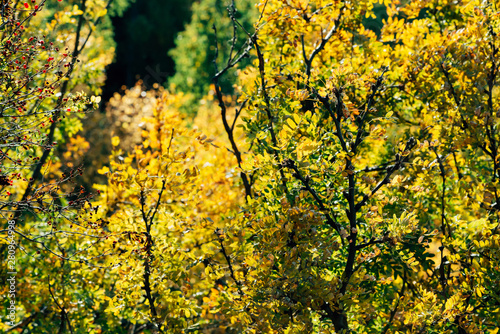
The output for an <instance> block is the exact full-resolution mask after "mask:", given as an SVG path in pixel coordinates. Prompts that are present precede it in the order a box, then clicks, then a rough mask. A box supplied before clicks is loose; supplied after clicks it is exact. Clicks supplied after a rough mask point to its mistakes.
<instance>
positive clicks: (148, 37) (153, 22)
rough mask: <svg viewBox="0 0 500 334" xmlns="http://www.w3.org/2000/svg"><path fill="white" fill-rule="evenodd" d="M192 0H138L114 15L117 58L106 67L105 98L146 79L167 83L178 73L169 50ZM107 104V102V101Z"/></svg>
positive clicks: (184, 20) (187, 18)
mask: <svg viewBox="0 0 500 334" xmlns="http://www.w3.org/2000/svg"><path fill="white" fill-rule="evenodd" d="M192 2H193V1H192V0H136V1H135V3H133V4H132V5H131V6H130V7H129V8H128V9H127V11H126V12H125V13H124V14H123V16H122V17H114V18H113V19H112V22H113V27H114V32H115V41H116V44H117V47H116V56H115V61H114V62H113V63H112V64H111V65H109V66H108V67H107V68H106V75H107V79H106V84H105V85H104V87H103V93H102V99H103V101H104V102H107V101H108V100H109V98H110V97H111V96H113V94H114V93H115V92H118V91H120V89H121V87H122V86H126V87H132V86H133V85H134V84H135V83H136V82H137V80H138V79H142V80H143V82H144V85H145V86H146V87H149V86H152V85H153V83H155V82H158V83H164V82H166V80H167V78H168V77H169V76H170V75H172V74H173V73H174V62H173V60H172V58H171V57H170V56H169V55H168V51H169V50H170V49H172V48H173V47H174V46H175V43H174V40H175V37H176V35H177V33H178V32H179V31H182V30H183V28H184V24H185V23H186V22H187V21H188V20H189V18H190V15H191V12H190V10H191V4H192ZM103 105H105V103H103Z"/></svg>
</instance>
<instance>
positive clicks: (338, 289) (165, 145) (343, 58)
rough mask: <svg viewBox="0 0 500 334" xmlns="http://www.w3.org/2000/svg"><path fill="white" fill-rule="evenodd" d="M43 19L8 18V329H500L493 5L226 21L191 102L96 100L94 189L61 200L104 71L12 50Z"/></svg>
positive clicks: (310, 12) (267, 4) (56, 54)
mask: <svg viewBox="0 0 500 334" xmlns="http://www.w3.org/2000/svg"><path fill="white" fill-rule="evenodd" d="M47 1H48V0H47ZM63 2H64V1H63ZM202 2H203V1H202ZM42 4H43V2H42ZM42 4H40V5H39V7H38V9H33V10H32V11H31V12H30V11H28V12H25V11H24V9H23V8H24V5H22V4H19V6H18V7H13V4H10V5H9V6H5V5H4V8H8V9H9V11H8V12H6V14H2V15H3V16H2V17H3V18H4V20H5V22H8V23H5V24H4V25H2V28H1V29H2V30H1V32H2V40H1V41H2V42H1V49H0V61H1V64H2V67H3V72H2V74H1V75H2V76H1V77H0V85H2V95H1V97H2V101H3V102H2V109H1V114H0V124H1V128H0V131H2V132H0V139H1V142H0V146H2V148H1V149H2V151H1V152H0V154H2V155H1V156H0V161H1V172H0V177H1V178H0V184H1V185H0V204H1V205H2V206H1V207H0V214H1V215H2V218H3V219H2V224H3V220H4V219H5V221H6V223H5V227H4V228H3V231H2V233H4V234H2V237H3V238H5V239H4V240H6V241H5V243H8V241H7V240H8V239H7V220H10V219H15V220H16V224H17V225H16V243H17V249H16V259H17V260H16V261H17V265H16V266H17V267H16V268H17V271H18V276H17V277H18V278H17V279H18V281H17V290H16V291H17V297H16V298H17V299H16V300H17V307H18V312H17V319H16V321H15V324H14V325H5V324H2V325H1V326H3V327H1V328H2V330H4V331H10V332H14V333H16V332H21V331H24V332H29V333H52V332H54V333H55V332H58V333H64V332H70V333H439V334H444V333H497V332H498V331H499V328H500V291H499V286H500V268H499V265H500V251H499V248H500V227H499V226H500V225H499V224H500V216H499V213H500V204H499V203H500V198H499V197H500V183H499V182H500V181H499V178H500V152H499V150H500V130H499V128H498V127H499V120H500V118H499V116H500V115H499V114H498V113H499V112H500V102H499V97H500V89H499V87H498V80H499V66H500V62H499V56H500V54H499V48H500V41H499V40H498V33H500V17H499V15H500V8H499V7H498V6H499V5H500V4H498V3H497V2H496V1H475V0H464V1H446V0H435V1H427V0H421V1H398V0H394V1H372V0H361V1H354V2H351V1H322V0H315V1H305V0H287V1H280V0H262V1H261V2H260V3H256V4H255V5H256V8H257V9H258V12H259V13H260V14H259V15H258V16H257V18H256V19H255V20H256V21H255V22H254V24H253V27H252V29H248V27H246V26H245V25H243V24H241V23H240V21H239V18H240V17H241V16H240V14H238V8H240V6H239V4H238V1H234V2H231V3H228V4H227V5H228V11H227V17H226V19H227V20H226V21H224V25H225V29H224V30H223V32H221V31H220V30H218V29H217V28H218V27H217V22H215V25H214V29H213V30H211V31H210V32H207V36H210V39H212V40H213V41H214V46H213V54H211V55H210V56H211V57H212V58H211V60H212V61H213V65H214V66H213V72H212V74H213V75H212V80H211V82H210V83H209V82H206V83H203V84H204V85H210V86H209V87H210V88H209V91H206V92H204V97H203V98H201V99H200V100H199V101H196V103H193V102H192V100H193V96H198V95H199V94H200V92H199V90H196V91H193V92H191V91H182V90H181V89H178V90H177V91H176V90H175V89H174V88H172V87H171V88H170V89H165V88H163V87H161V86H160V85H155V87H154V89H152V90H150V91H146V90H144V89H145V88H144V87H142V86H141V83H138V85H137V86H136V87H134V88H132V89H129V90H127V91H125V92H124V93H123V94H122V95H119V94H116V95H115V97H114V98H113V99H112V100H111V101H110V103H109V104H108V109H107V110H108V115H107V117H108V121H109V124H110V130H109V131H110V136H109V137H110V143H109V144H108V146H109V147H110V150H111V151H112V152H111V155H110V157H109V162H106V163H105V164H104V165H103V166H101V167H100V168H99V170H98V173H99V174H100V175H101V177H104V178H105V179H106V180H107V182H106V183H104V184H97V183H96V184H95V185H94V189H93V191H89V190H88V189H83V188H81V187H79V186H78V184H76V183H71V182H72V181H71V180H73V179H74V177H75V176H76V175H78V174H79V173H84V171H83V169H79V167H78V166H77V162H76V161H70V160H71V159H70V158H71V157H82V156H83V155H85V154H87V155H89V154H90V155H91V154H92V151H93V150H97V148H95V147H91V146H90V145H89V144H88V143H87V142H86V141H85V140H84V139H83V137H82V136H79V135H78V134H77V133H78V131H83V132H85V129H82V128H81V127H80V124H81V123H80V121H79V120H78V117H75V116H73V114H75V113H78V112H83V111H88V110H90V108H89V106H90V105H92V104H94V105H96V106H97V104H98V102H99V98H97V97H95V96H93V97H88V96H89V94H90V95H91V94H92V89H93V88H92V87H95V85H96V83H95V82H99V78H98V74H97V72H98V71H95V68H92V70H90V69H89V68H87V67H86V66H80V67H79V66H78V60H77V59H79V57H88V58H87V61H88V62H90V61H91V59H100V61H97V60H96V62H97V63H99V62H100V63H99V64H100V66H101V68H103V66H104V65H105V63H106V61H105V59H107V58H106V56H105V54H104V53H105V51H103V50H101V49H99V47H98V46H97V44H94V43H92V42H89V43H90V44H89V45H88V47H89V48H90V50H91V51H92V52H90V51H89V52H88V53H85V52H83V50H84V48H83V47H82V46H81V45H80V46H78V45H79V42H78V41H79V40H80V39H79V38H78V37H77V38H76V44H72V43H75V39H73V40H71V39H69V42H68V40H65V41H66V43H69V44H68V45H69V46H66V45H58V44H57V43H56V42H57V41H54V42H53V44H51V43H50V42H49V41H45V40H44V43H40V41H41V40H42V39H41V37H40V36H39V35H37V37H36V39H35V38H33V39H32V40H30V38H31V37H32V36H33V34H34V33H33V32H31V33H30V32H28V31H26V32H24V30H22V28H21V26H22V25H23V24H25V23H24V21H23V20H27V21H30V22H35V21H34V18H33V17H32V15H33V13H35V12H36V11H37V10H41V8H42V7H43V6H42ZM99 4H100V2H99V1H88V3H87V2H86V1H85V0H84V1H82V2H81V3H80V4H79V5H75V7H72V8H73V10H74V12H68V11H65V12H64V15H70V18H68V20H69V21H67V22H71V20H72V19H71V16H72V15H73V16H75V17H77V19H76V20H77V21H78V19H79V18H82V17H84V18H85V20H87V21H88V20H90V19H89V17H92V15H94V17H96V16H97V17H99V15H101V14H102V15H106V12H105V11H103V8H105V6H104V7H103V8H101V7H99ZM249 4H250V5H251V4H252V3H251V2H249V1H246V2H245V5H244V6H243V5H242V6H241V7H242V8H246V7H248V6H249ZM101 5H102V4H101ZM28 6H33V5H32V4H31V3H28ZM61 6H62V4H61ZM82 6H83V7H82ZM86 6H90V7H86ZM91 6H94V7H91ZM200 6H201V5H200ZM201 7H203V6H201ZM29 8H31V7H29ZM30 10H31V9H30ZM78 10H80V11H81V13H80V12H78ZM98 10H101V12H99V13H100V14H96V13H98ZM87 11H88V13H89V14H84V13H87ZM381 11H383V12H384V13H385V15H386V18H384V19H383V20H381V24H382V28H381V30H380V31H373V30H371V29H370V27H369V24H368V23H367V22H368V19H369V18H375V19H376V18H377V17H376V16H375V13H380V12H381ZM59 13H60V14H57V15H63V14H62V12H59ZM68 13H73V14H68ZM23 17H24V19H22V18H23ZM244 17H246V16H244ZM203 19H204V20H205V19H206V18H203ZM82 20H83V19H82ZM17 23H19V24H17ZM37 24H41V23H37ZM82 26H85V25H83V23H82ZM227 26H229V27H231V28H232V29H227ZM26 27H28V26H27V25H26ZM78 27H79V24H77V25H76V27H75V26H71V27H66V29H67V30H64V31H66V33H67V34H68V35H71V33H72V32H73V33H74V32H75V31H76V32H78V31H79V30H78V29H83V28H81V27H80V28H78ZM197 28H199V27H197ZM26 29H28V28H26ZM75 29H76V30H75ZM98 29H99V28H97V30H98ZM190 29H191V30H189V32H188V33H185V35H184V36H191V35H192V33H193V29H194V28H193V27H190ZM207 29H209V27H207ZM91 31H92V29H90V28H89V30H88V33H89V36H92V34H91ZM228 31H230V33H229V35H228V33H227V32H228ZM16 34H17V35H16ZM242 36H244V37H242ZM205 37H206V36H205ZM205 37H203V38H204V39H203V40H205ZM91 38H92V37H90V39H89V41H91ZM242 38H243V41H242ZM184 42H185V41H183V42H182V43H184ZM71 45H77V46H76V47H74V48H72V47H71ZM43 47H45V48H43ZM66 47H67V48H69V50H70V51H64V50H65V48H66ZM80 47H82V48H81V51H78V50H80ZM184 49H189V47H187V46H186V45H185V44H182V50H184ZM192 49H196V45H193V46H192ZM25 50H26V51H25ZM72 50H77V54H75V53H74V52H75V51H72ZM219 50H223V51H221V52H219ZM71 52H73V53H71ZM173 53H174V54H177V56H178V55H179V50H177V51H173ZM185 56H186V57H188V56H189V55H185ZM197 56H200V55H197ZM92 57H96V58H92ZM99 57H101V58H99ZM207 57H208V56H207ZM49 59H50V60H49ZM202 60H203V61H199V63H200V64H199V66H202V67H203V68H202V69H201V70H200V71H202V72H203V73H205V71H206V64H207V58H204V59H202ZM188 63H189V62H188ZM67 64H69V66H68V65H67ZM24 66H26V68H24ZM189 66H190V68H184V69H183V70H179V71H178V72H177V76H176V77H175V80H178V81H179V82H180V81H183V82H184V81H186V80H188V78H182V77H179V75H180V74H179V73H188V74H189V75H192V73H194V72H196V71H195V70H196V68H193V66H192V64H191V63H190V65H189ZM44 71H45V72H44ZM86 71H89V72H86ZM93 71H95V72H93ZM92 73H93V74H92ZM92 78H93V79H92ZM200 78H201V77H200ZM200 78H197V79H196V80H194V81H193V80H191V81H192V82H198V79H200ZM228 78H229V79H228ZM93 80H94V81H95V82H94V81H93ZM228 80H232V81H233V84H232V86H231V85H229V86H228ZM191 81H189V82H191ZM188 86H189V85H187V86H185V87H188ZM182 87H183V86H182V85H181V88H182ZM200 87H201V86H200ZM198 88H199V87H198ZM198 88H197V89H198ZM82 91H83V92H82ZM79 92H80V93H79ZM186 108H191V109H192V110H190V111H189V112H188V113H186V112H185V111H186ZM193 114H195V116H192V115H193ZM65 116H66V118H65ZM40 124H43V126H40ZM51 129H54V130H51ZM111 132H112V133H111ZM59 142H61V143H65V147H66V148H65V149H63V148H61V146H58V145H59V144H58V143H59ZM103 145H104V144H103ZM68 152H70V153H68ZM44 157H45V158H44ZM3 253H4V254H5V256H4V257H5V258H7V245H4V247H3ZM6 267H7V263H5V262H2V272H1V273H0V277H1V278H2V279H3V280H5V279H6V277H7V276H6V272H7V271H8V270H7V268H6ZM1 275H4V276H1ZM3 287H5V288H4V289H5V290H2V294H4V293H5V294H7V289H8V285H7V283H5V284H4V285H2V288H3ZM2 303H3V304H2V305H4V306H7V305H8V300H7V299H5V302H2Z"/></svg>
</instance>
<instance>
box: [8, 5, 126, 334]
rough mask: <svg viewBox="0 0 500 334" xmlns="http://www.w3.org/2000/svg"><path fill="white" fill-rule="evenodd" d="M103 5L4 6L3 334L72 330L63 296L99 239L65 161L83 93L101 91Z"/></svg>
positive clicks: (78, 147)
mask: <svg viewBox="0 0 500 334" xmlns="http://www.w3.org/2000/svg"><path fill="white" fill-rule="evenodd" d="M120 3H123V1H120ZM110 5H111V3H110V2H108V3H106V2H104V1H92V2H90V1H88V2H87V1H85V0H83V1H65V2H64V3H57V2H47V1H38V2H37V1H31V2H18V1H16V2H13V1H4V2H2V5H1V6H2V11H1V15H2V24H1V28H0V34H1V43H0V50H1V51H0V63H1V67H2V74H1V78H0V85H1V86H2V93H1V101H2V107H1V112H0V124H1V133H0V145H1V151H0V152H1V153H0V154H1V156H0V163H1V165H0V166H1V167H0V170H1V171H0V179H1V184H0V198H1V199H0V216H1V217H2V220H1V221H2V235H1V240H2V245H1V247H0V249H1V250H2V251H1V253H2V256H4V258H5V259H7V258H8V259H9V261H8V262H7V261H2V274H1V280H2V282H3V283H5V284H2V289H4V288H6V289H10V290H3V293H5V294H6V295H7V292H8V291H10V292H12V291H14V290H12V287H15V293H14V294H12V295H11V293H9V296H11V297H9V298H8V299H4V300H3V301H2V304H3V306H4V307H5V309H7V305H9V306H12V305H13V304H12V302H14V305H15V307H16V312H14V314H13V316H12V317H9V318H8V319H9V321H6V322H3V323H2V324H1V328H2V330H5V331H12V330H17V329H18V328H21V330H32V329H33V328H37V330H38V331H40V332H47V331H51V330H52V329H53V327H54V325H53V321H57V320H56V319H57V318H58V317H59V318H60V325H59V328H60V329H59V330H60V331H64V329H65V328H69V330H72V327H73V326H74V324H73V325H72V324H71V321H70V319H69V317H68V312H67V310H68V309H69V308H71V306H68V305H69V304H71V303H72V302H68V300H65V295H66V293H67V291H68V290H69V291H74V290H71V288H70V286H71V285H72V283H74V282H75V276H79V275H81V276H85V273H82V272H80V273H79V274H76V275H75V272H74V271H73V269H75V268H76V267H78V268H81V264H85V263H90V262H91V261H92V259H93V257H94V256H96V255H97V254H96V253H93V252H92V251H89V252H88V253H85V254H82V249H83V247H87V249H88V248H91V247H92V243H93V242H96V240H97V241H100V240H101V239H104V238H105V236H96V235H93V234H92V232H90V233H89V230H88V227H89V225H95V220H93V219H92V218H91V216H92V214H91V213H90V212H89V210H92V211H94V209H95V208H94V207H93V206H92V205H91V204H90V198H91V195H90V194H89V193H88V191H86V190H85V189H82V188H81V187H78V186H76V185H75V184H72V183H71V181H72V180H73V179H74V178H75V176H76V175H78V174H81V172H82V169H81V167H75V168H72V164H74V163H75V162H76V161H75V160H71V159H70V156H71V155H73V157H76V156H78V155H81V154H82V153H83V152H84V151H85V149H86V142H85V141H84V140H83V138H82V137H75V138H73V136H74V135H75V134H76V133H77V132H78V131H79V130H81V122H80V118H82V117H83V115H84V112H85V111H88V109H89V108H91V106H92V104H93V103H94V104H97V100H96V98H95V97H92V98H89V97H87V94H86V93H85V92H83V90H86V91H87V92H88V93H92V92H94V93H98V91H99V85H100V83H102V80H103V77H102V69H103V67H104V66H105V64H106V62H109V61H110V60H111V59H110V57H109V54H106V52H104V50H100V49H98V48H97V45H98V44H105V40H106V35H107V36H108V37H109V34H107V32H106V30H103V31H100V32H99V33H95V34H93V30H94V29H95V27H96V26H97V25H98V24H99V22H100V21H101V20H103V18H104V19H106V18H105V15H106V13H107V9H108V8H109V6H110ZM47 7H48V8H47ZM115 8H116V7H115ZM107 41H108V42H109V39H108V40H107ZM65 144H66V145H65ZM68 151H69V156H68V155H67V154H63V153H68ZM62 163H65V164H66V166H63V165H62ZM85 219H86V222H85V223H84V224H82V221H81V220H85ZM87 224H88V225H87ZM93 227H94V226H93ZM87 243H90V247H89V246H88V244H87ZM84 245H85V246H84ZM16 271H18V274H17V275H16V274H12V272H16ZM55 277H58V278H59V280H56V278H55ZM7 279H9V280H11V279H13V280H14V281H13V282H14V283H11V284H6V280H7ZM31 291H37V292H39V293H40V294H36V295H35V296H31V295H30V294H31ZM72 305H75V304H72ZM75 318H76V317H75ZM81 318H82V317H80V319H78V320H82V319H81ZM75 320H76V319H75Z"/></svg>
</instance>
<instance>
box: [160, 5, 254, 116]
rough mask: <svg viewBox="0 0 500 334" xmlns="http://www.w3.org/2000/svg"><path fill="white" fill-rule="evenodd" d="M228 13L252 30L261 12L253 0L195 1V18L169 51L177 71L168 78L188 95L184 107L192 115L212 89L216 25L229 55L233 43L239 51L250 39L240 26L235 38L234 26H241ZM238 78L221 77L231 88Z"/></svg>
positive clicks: (244, 62) (225, 55) (224, 54)
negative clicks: (236, 4) (236, 0)
mask: <svg viewBox="0 0 500 334" xmlns="http://www.w3.org/2000/svg"><path fill="white" fill-rule="evenodd" d="M228 13H229V14H230V15H234V16H235V17H236V18H238V20H239V22H240V24H241V25H242V27H243V28H244V29H246V30H252V23H253V22H254V21H255V20H256V16H257V12H256V10H255V3H254V2H253V1H247V0H245V1H241V2H238V6H235V5H234V4H232V5H231V2H229V1H222V0H201V1H197V2H194V3H193V7H192V15H191V21H190V22H189V23H188V24H187V25H186V27H185V30H184V31H182V32H181V33H179V34H178V35H177V38H176V40H175V44H176V47H175V48H173V49H172V50H170V52H169V54H170V55H171V57H172V58H173V60H174V62H175V74H174V75H173V76H172V77H171V78H170V79H169V81H168V82H169V83H170V84H173V85H174V86H175V90H176V91H180V92H184V93H185V94H186V95H187V97H188V100H187V102H186V106H185V108H184V111H185V112H186V113H188V114H189V115H191V116H193V115H195V114H196V110H197V108H198V102H199V100H201V99H202V98H203V97H204V96H206V95H207V93H208V92H209V86H210V83H211V80H210V79H211V77H212V75H213V63H212V62H213V57H214V54H215V41H216V40H217V36H216V34H215V32H214V30H213V26H216V27H217V30H218V34H219V37H218V38H219V40H220V41H221V43H220V44H219V51H218V52H219V53H221V57H223V58H225V59H226V58H228V57H229V54H230V52H231V45H233V47H232V48H233V52H237V51H238V50H240V48H241V47H242V46H243V45H245V42H246V40H247V36H246V34H245V32H244V31H243V30H241V29H237V30H236V34H235V35H234V38H235V40H234V41H232V40H231V36H233V30H234V29H235V28H237V27H234V24H233V22H232V21H231V18H230V15H228ZM186 55H189V57H186ZM248 64H249V61H248V60H245V59H243V60H242V62H241V64H239V65H240V66H241V67H245V66H246V65H248ZM230 76H231V77H230ZM235 82H236V76H235V75H234V74H230V75H227V76H224V77H223V78H221V85H222V86H223V88H224V89H225V90H226V91H228V92H229V91H232V89H233V88H232V86H233V84H234V83H235Z"/></svg>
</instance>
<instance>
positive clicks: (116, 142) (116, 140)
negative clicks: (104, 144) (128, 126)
mask: <svg viewBox="0 0 500 334" xmlns="http://www.w3.org/2000/svg"><path fill="white" fill-rule="evenodd" d="M111 145H113V146H118V145H120V138H119V137H118V136H114V137H113V138H111Z"/></svg>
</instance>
